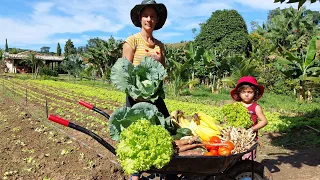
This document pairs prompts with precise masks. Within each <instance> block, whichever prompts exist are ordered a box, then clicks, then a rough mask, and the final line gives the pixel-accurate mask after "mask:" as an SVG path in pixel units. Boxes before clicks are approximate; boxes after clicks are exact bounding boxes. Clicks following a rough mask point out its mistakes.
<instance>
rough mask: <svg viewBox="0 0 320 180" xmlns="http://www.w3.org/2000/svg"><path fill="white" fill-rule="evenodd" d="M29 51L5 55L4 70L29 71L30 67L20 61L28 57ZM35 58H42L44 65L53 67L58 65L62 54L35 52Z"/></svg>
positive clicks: (12, 71)
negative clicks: (53, 54)
mask: <svg viewBox="0 0 320 180" xmlns="http://www.w3.org/2000/svg"><path fill="white" fill-rule="evenodd" d="M28 54H29V51H25V52H21V53H18V54H7V55H5V64H6V72H9V73H29V72H31V69H29V68H28V67H27V66H25V65H24V64H23V63H22V61H23V60H24V59H26V58H27V57H28ZM36 58H39V59H42V60H43V61H44V62H45V64H46V66H48V67H52V69H53V68H54V67H57V66H59V64H60V63H61V62H62V60H63V58H64V57H63V56H52V55H45V54H39V53H37V54H36Z"/></svg>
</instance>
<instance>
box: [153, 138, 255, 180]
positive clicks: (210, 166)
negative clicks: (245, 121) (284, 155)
mask: <svg viewBox="0 0 320 180" xmlns="http://www.w3.org/2000/svg"><path fill="white" fill-rule="evenodd" d="M257 146H258V143H255V144H254V145H253V146H252V147H251V148H250V149H249V150H248V151H246V152H243V153H238V154H232V155H229V156H174V157H173V158H172V159H171V161H170V162H169V164H168V165H166V166H164V167H163V168H162V169H159V170H158V169H150V170H149V171H148V172H155V173H164V172H165V173H169V174H193V175H195V174H197V175H201V174H202V175H206V174H215V173H221V172H223V171H225V170H227V169H229V168H230V167H232V166H233V165H234V164H236V163H237V162H238V161H239V160H241V158H242V156H243V155H244V154H246V153H249V152H252V151H253V150H254V149H256V148H257Z"/></svg>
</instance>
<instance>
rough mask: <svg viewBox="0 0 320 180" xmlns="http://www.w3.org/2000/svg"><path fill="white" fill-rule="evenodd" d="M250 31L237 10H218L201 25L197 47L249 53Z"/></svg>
mask: <svg viewBox="0 0 320 180" xmlns="http://www.w3.org/2000/svg"><path fill="white" fill-rule="evenodd" d="M248 43H249V40H248V30H247V26H246V23H245V21H244V20H243V18H242V16H241V15H240V14H239V13H238V12H237V11H236V10H218V11H215V12H213V13H212V15H211V17H210V18H209V19H208V20H207V21H206V23H204V24H202V25H201V30H200V33H199V35H198V36H197V37H196V39H195V45H197V46H202V47H204V48H205V49H212V48H219V49H223V50H224V49H226V50H227V51H230V52H236V53H240V54H241V53H243V52H248V47H249V46H248Z"/></svg>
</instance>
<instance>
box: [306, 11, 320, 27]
mask: <svg viewBox="0 0 320 180" xmlns="http://www.w3.org/2000/svg"><path fill="white" fill-rule="evenodd" d="M304 14H305V15H308V14H311V15H312V20H313V23H314V24H315V25H319V24H320V12H319V11H311V10H310V9H308V10H306V11H305V12H304Z"/></svg>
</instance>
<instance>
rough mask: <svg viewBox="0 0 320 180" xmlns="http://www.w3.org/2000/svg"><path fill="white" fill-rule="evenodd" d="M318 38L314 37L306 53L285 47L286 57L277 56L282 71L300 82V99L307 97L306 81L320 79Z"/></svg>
mask: <svg viewBox="0 0 320 180" xmlns="http://www.w3.org/2000/svg"><path fill="white" fill-rule="evenodd" d="M316 40H317V37H312V39H311V41H310V43H309V45H308V47H307V51H306V53H305V54H303V53H292V52H289V51H287V50H286V49H285V48H283V50H284V51H285V53H284V57H279V58H277V64H276V65H277V67H278V68H279V69H280V71H281V72H282V73H284V74H285V75H286V76H287V77H290V78H293V80H294V81H295V82H296V83H299V89H300V101H303V100H304V99H305V89H306V87H305V84H306V82H307V81H311V82H317V81H319V79H320V64H319V61H320V58H319V56H318V57H316Z"/></svg>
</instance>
